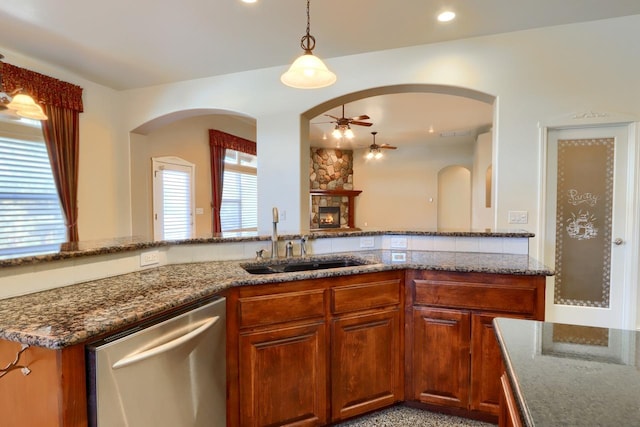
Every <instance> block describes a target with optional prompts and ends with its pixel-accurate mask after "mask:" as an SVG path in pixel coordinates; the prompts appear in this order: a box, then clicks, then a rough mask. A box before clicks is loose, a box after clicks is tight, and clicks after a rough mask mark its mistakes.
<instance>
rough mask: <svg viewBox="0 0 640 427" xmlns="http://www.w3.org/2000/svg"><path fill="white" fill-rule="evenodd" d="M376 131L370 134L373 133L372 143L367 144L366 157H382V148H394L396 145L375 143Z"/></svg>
mask: <svg viewBox="0 0 640 427" xmlns="http://www.w3.org/2000/svg"><path fill="white" fill-rule="evenodd" d="M377 133H378V132H371V135H373V144H371V145H370V146H369V152H368V153H367V159H373V158H375V159H379V158H381V157H382V151H381V150H382V149H387V150H395V149H397V148H398V147H395V146H393V145H389V144H380V145H378V144H376V134H377Z"/></svg>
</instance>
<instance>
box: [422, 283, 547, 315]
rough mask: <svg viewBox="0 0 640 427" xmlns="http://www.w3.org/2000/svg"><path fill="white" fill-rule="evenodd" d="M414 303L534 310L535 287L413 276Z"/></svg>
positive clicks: (452, 306)
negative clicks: (428, 278)
mask: <svg viewBox="0 0 640 427" xmlns="http://www.w3.org/2000/svg"><path fill="white" fill-rule="evenodd" d="M414 303H415V304H424V305H432V306H438V307H448V308H465V309H470V310H488V311H504V312H510V313H522V314H534V313H535V312H536V303H537V290H536V288H535V287H531V286H523V285H518V284H513V285H508V284H505V285H502V284H501V285H497V284H488V283H460V282H448V281H439V280H415V298H414Z"/></svg>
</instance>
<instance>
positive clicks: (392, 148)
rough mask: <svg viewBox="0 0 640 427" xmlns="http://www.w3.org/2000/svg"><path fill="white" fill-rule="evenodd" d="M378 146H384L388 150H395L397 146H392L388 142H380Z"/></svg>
mask: <svg viewBox="0 0 640 427" xmlns="http://www.w3.org/2000/svg"><path fill="white" fill-rule="evenodd" d="M380 148H386V149H388V150H396V149H397V148H398V147H394V146H393V145H389V144H382V145H380Z"/></svg>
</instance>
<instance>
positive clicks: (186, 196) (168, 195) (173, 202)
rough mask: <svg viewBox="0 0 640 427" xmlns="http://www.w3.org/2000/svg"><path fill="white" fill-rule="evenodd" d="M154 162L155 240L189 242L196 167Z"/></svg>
mask: <svg viewBox="0 0 640 427" xmlns="http://www.w3.org/2000/svg"><path fill="white" fill-rule="evenodd" d="M152 162H153V209H154V213H153V219H154V221H153V224H154V226H153V232H154V238H155V239H156V240H180V239H190V238H192V237H193V236H194V235H195V229H194V226H193V211H194V205H195V200H194V196H193V195H194V188H193V181H194V180H193V177H194V175H195V165H193V164H191V163H189V162H186V161H184V160H182V159H179V158H177V157H159V158H154V159H152Z"/></svg>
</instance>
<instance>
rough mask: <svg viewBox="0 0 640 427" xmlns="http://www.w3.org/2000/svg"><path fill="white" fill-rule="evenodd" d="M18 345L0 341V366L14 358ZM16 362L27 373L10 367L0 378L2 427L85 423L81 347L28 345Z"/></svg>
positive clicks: (71, 426)
mask: <svg viewBox="0 0 640 427" xmlns="http://www.w3.org/2000/svg"><path fill="white" fill-rule="evenodd" d="M20 348H21V345H20V344H18V343H15V342H9V341H4V340H0V366H1V367H2V368H4V367H6V366H7V365H8V364H9V363H10V362H13V361H14V360H15V358H16V354H17V352H18V351H19V350H20ZM18 364H19V365H22V366H27V367H28V368H29V369H30V371H31V372H30V373H29V374H28V375H23V374H22V372H21V371H20V370H12V371H10V372H8V373H7V374H6V375H5V376H3V377H2V378H0V396H2V398H1V399H0V414H2V415H0V418H1V419H2V421H0V424H1V425H2V426H3V427H23V426H39V427H75V426H85V425H86V422H87V421H86V420H87V400H86V391H85V389H86V385H85V373H84V347H83V346H82V345H80V346H73V347H69V348H65V349H62V350H50V349H46V348H40V347H29V348H28V349H26V350H25V351H24V352H23V353H22V354H21V356H20V360H19V363H18Z"/></svg>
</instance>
